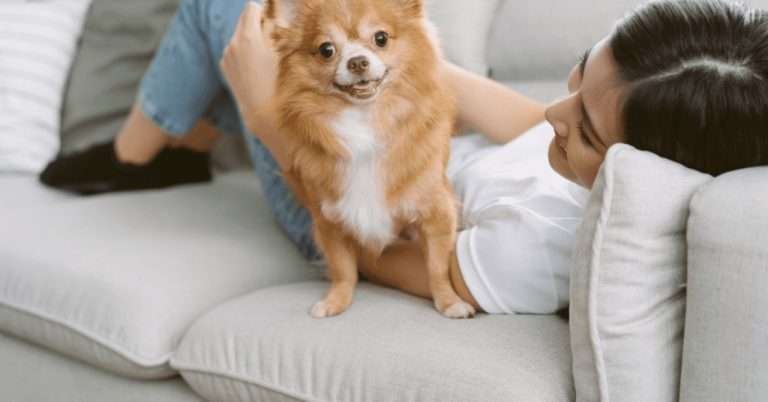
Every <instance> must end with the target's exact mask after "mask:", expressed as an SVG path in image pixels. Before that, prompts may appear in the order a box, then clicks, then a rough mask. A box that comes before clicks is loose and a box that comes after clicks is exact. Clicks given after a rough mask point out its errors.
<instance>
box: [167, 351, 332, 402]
mask: <svg viewBox="0 0 768 402" xmlns="http://www.w3.org/2000/svg"><path fill="white" fill-rule="evenodd" d="M171 367H172V368H173V369H175V370H178V371H180V372H183V371H191V372H195V373H198V374H208V375H215V376H221V377H225V378H227V379H230V380H235V381H243V382H245V383H247V384H250V385H255V386H258V387H262V388H266V389H268V390H271V391H275V392H279V393H281V394H283V395H286V396H289V397H291V398H297V399H301V400H304V401H315V402H324V400H322V399H318V398H312V397H308V396H307V395H301V394H299V393H294V392H293V391H290V390H286V389H284V388H283V387H280V386H275V385H268V384H266V383H265V381H263V380H254V379H250V378H246V377H245V376H244V375H241V374H235V373H231V372H226V371H223V370H215V369H209V368H201V367H198V366H195V365H192V364H186V363H177V360H176V359H175V358H172V359H171ZM182 377H183V375H182Z"/></svg>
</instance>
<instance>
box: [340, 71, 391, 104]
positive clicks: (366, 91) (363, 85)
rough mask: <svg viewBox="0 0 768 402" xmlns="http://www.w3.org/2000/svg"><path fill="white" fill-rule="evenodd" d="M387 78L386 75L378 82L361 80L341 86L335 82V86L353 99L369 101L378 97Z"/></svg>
mask: <svg viewBox="0 0 768 402" xmlns="http://www.w3.org/2000/svg"><path fill="white" fill-rule="evenodd" d="M386 76H387V74H386V73H385V74H384V75H383V76H382V77H381V78H379V79H376V80H372V79H360V80H358V81H357V82H355V83H353V84H350V85H341V84H339V83H338V82H335V81H334V83H333V86H334V87H335V88H336V89H338V90H339V91H341V92H344V93H345V94H347V95H349V96H350V97H352V98H355V99H359V100H369V99H371V98H373V97H374V96H376V94H377V93H378V91H379V87H380V86H381V83H382V82H383V81H384V78H386Z"/></svg>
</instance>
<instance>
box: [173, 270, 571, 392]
mask: <svg viewBox="0 0 768 402" xmlns="http://www.w3.org/2000/svg"><path fill="white" fill-rule="evenodd" d="M327 286H328V284H327V283H326V282H321V281H318V282H307V283H299V284H290V285H285V286H281V287H275V288H270V289H263V290H260V291H256V292H254V293H252V294H250V295H247V296H244V297H241V298H239V299H237V300H233V301H231V302H228V303H226V304H223V305H221V306H219V307H217V308H216V309H215V310H213V311H211V312H210V313H208V314H207V315H205V316H204V317H203V318H201V319H200V320H198V321H197V322H196V323H195V324H194V325H193V326H192V328H190V331H189V332H188V333H187V335H185V337H184V339H183V341H182V342H181V344H180V345H179V348H178V350H177V352H176V354H175V355H174V357H173V358H172V361H171V364H172V365H173V367H174V368H176V369H177V370H179V371H180V372H181V373H182V375H183V376H184V378H185V379H186V380H187V382H188V383H189V384H190V385H191V386H192V388H193V389H195V390H196V391H197V392H198V393H200V394H201V395H203V396H204V397H205V398H206V399H209V400H214V401H228V402H234V401H295V400H302V401H354V402H365V401H376V402H386V401H398V402H408V401H414V402H415V401H419V402H431V401H440V402H448V401H484V402H493V401H504V402H517V401H519V402H539V401H553V402H554V401H558V402H562V401H570V400H572V399H573V385H572V381H571V369H570V364H571V358H570V355H571V354H570V350H569V343H568V339H569V335H568V325H567V323H566V322H565V321H563V320H562V319H560V318H558V317H555V316H523V315H520V316H501V315H497V316H489V315H481V316H479V317H477V318H475V319H471V320H463V321H462V320H450V319H447V318H444V317H442V316H441V315H439V314H438V313H437V312H436V311H435V310H434V308H433V307H432V304H431V302H430V301H428V300H424V299H419V298H415V297H411V296H407V295H405V294H403V293H400V292H398V291H394V290H389V289H384V288H381V287H378V286H375V285H371V284H368V283H361V284H360V286H359V287H358V289H357V293H356V296H355V302H354V304H353V305H352V307H351V308H350V309H349V310H348V311H347V312H345V313H344V314H342V315H340V316H337V317H333V318H328V319H321V320H317V319H313V318H311V317H310V316H309V313H308V310H309V308H310V306H311V305H312V303H313V302H315V301H317V300H319V299H320V298H321V297H322V295H323V294H324V293H325V291H326V290H327Z"/></svg>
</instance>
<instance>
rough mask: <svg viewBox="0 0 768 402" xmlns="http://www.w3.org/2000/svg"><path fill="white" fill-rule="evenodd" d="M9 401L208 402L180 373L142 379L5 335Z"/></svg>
mask: <svg viewBox="0 0 768 402" xmlns="http://www.w3.org/2000/svg"><path fill="white" fill-rule="evenodd" d="M0 390H1V391H0V399H2V400H3V401H4V402H149V401H153V402H154V401H158V402H160V401H162V402H203V399H202V398H201V397H200V396H199V395H197V394H195V393H194V392H193V391H192V390H191V389H190V388H189V386H187V385H186V384H185V383H184V381H182V380H181V378H179V377H174V378H171V379H168V380H161V381H139V380H132V379H128V378H124V377H119V376H116V375H114V374H110V373H108V372H105V371H104V370H100V369H98V368H95V367H92V366H89V365H87V364H83V363H80V362H78V361H76V360H73V359H70V358H67V357H65V356H61V355H59V354H57V353H54V352H50V351H48V350H45V349H43V348H39V347H37V346H34V345H31V344H29V343H27V342H24V341H22V340H19V339H16V338H13V337H10V336H7V335H3V334H0Z"/></svg>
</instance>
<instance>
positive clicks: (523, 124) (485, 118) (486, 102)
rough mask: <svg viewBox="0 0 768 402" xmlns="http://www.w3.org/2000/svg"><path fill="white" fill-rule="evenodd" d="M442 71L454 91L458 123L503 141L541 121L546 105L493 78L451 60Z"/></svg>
mask: <svg viewBox="0 0 768 402" xmlns="http://www.w3.org/2000/svg"><path fill="white" fill-rule="evenodd" d="M443 74H444V76H445V78H446V79H447V80H448V82H449V83H450V85H451V86H452V87H453V90H454V91H455V93H456V98H457V102H458V109H459V125H460V127H462V128H467V129H470V130H472V131H477V132H479V133H481V134H483V135H485V136H486V137H487V138H488V139H489V140H491V141H493V142H496V143H506V142H509V141H511V140H513V139H515V138H517V137H518V136H520V135H522V134H523V133H525V132H526V131H528V130H529V129H530V128H531V127H533V126H535V125H536V124H538V123H540V122H542V121H544V110H545V106H544V105H543V104H542V103H539V102H537V101H535V100H533V99H530V98H528V97H526V96H524V95H522V94H520V93H518V92H515V91H514V90H512V89H510V88H507V87H505V86H504V85H501V84H499V83H498V82H495V81H493V80H490V79H488V78H485V77H481V76H479V75H476V74H473V73H470V72H468V71H466V70H464V69H462V68H460V67H457V66H455V65H453V64H451V63H447V62H446V63H445V64H444V70H443Z"/></svg>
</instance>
